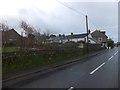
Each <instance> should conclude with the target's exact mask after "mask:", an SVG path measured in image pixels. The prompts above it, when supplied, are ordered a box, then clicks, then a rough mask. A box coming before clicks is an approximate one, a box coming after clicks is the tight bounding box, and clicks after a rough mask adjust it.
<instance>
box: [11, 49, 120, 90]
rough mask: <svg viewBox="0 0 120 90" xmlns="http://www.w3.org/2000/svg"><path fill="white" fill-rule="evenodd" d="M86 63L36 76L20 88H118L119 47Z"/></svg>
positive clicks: (88, 59)
mask: <svg viewBox="0 0 120 90" xmlns="http://www.w3.org/2000/svg"><path fill="white" fill-rule="evenodd" d="M119 49H120V47H119ZM86 59H87V60H86V61H84V62H76V63H74V64H72V65H67V66H65V67H62V68H58V69H56V70H53V71H51V72H49V73H46V74H43V75H41V74H40V75H36V76H35V77H33V78H30V79H27V80H25V81H24V82H22V83H18V84H16V85H13V86H12V87H17V88H18V87H19V88H68V89H69V90H72V89H74V88H118V47H115V48H113V49H109V50H107V51H106V52H104V53H102V54H100V55H96V56H94V57H92V58H86Z"/></svg>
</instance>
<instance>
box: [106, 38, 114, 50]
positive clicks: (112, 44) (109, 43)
mask: <svg viewBox="0 0 120 90" xmlns="http://www.w3.org/2000/svg"><path fill="white" fill-rule="evenodd" d="M107 46H108V49H109V47H111V48H113V47H114V41H113V40H112V39H111V38H110V39H108V41H107Z"/></svg>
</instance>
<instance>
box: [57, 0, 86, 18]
mask: <svg viewBox="0 0 120 90" xmlns="http://www.w3.org/2000/svg"><path fill="white" fill-rule="evenodd" d="M56 1H57V2H58V3H60V4H62V5H63V6H65V7H67V8H69V9H71V10H72V11H74V12H76V13H78V14H81V15H83V16H86V15H85V14H84V13H82V12H80V11H78V10H76V9H74V8H72V7H70V6H68V5H66V4H65V3H63V2H61V1H59V0H56Z"/></svg>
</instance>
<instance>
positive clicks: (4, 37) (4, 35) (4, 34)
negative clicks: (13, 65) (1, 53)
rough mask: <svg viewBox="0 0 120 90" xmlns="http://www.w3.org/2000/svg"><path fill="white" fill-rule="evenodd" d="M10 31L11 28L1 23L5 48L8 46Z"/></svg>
mask: <svg viewBox="0 0 120 90" xmlns="http://www.w3.org/2000/svg"><path fill="white" fill-rule="evenodd" d="M8 30H10V28H9V26H8V25H7V24H5V23H0V31H2V44H3V47H4V46H5V45H6V43H7V42H6V40H7V31H8Z"/></svg>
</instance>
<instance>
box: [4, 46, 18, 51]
mask: <svg viewBox="0 0 120 90" xmlns="http://www.w3.org/2000/svg"><path fill="white" fill-rule="evenodd" d="M19 50H20V49H19V48H16V47H2V52H18V51H19Z"/></svg>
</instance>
